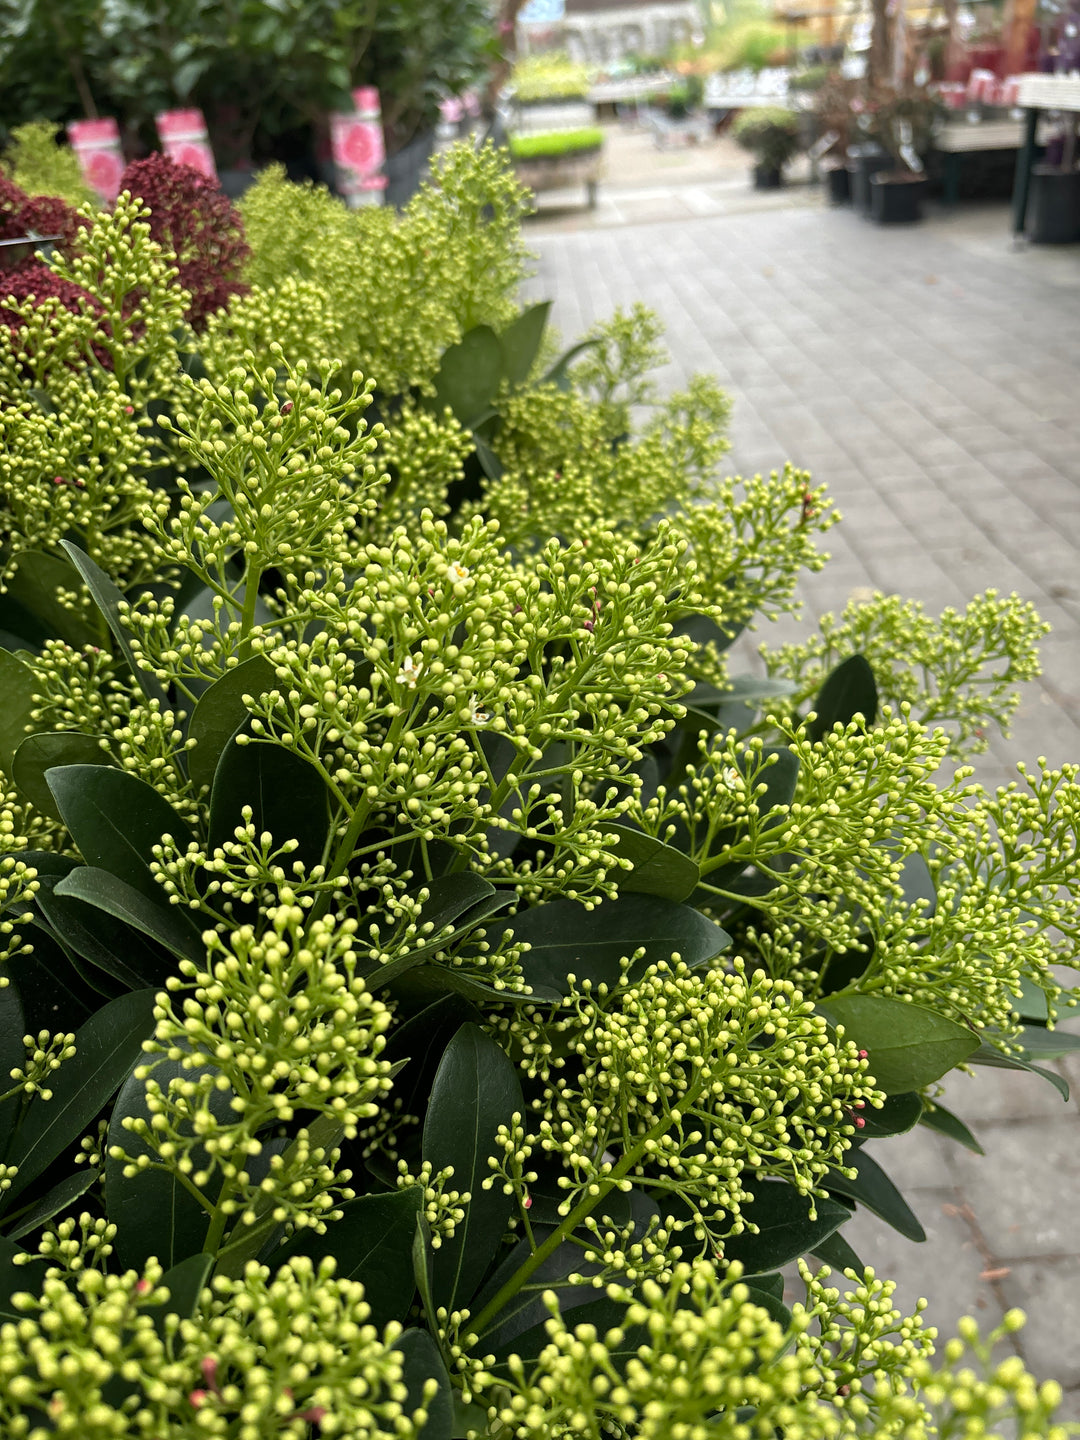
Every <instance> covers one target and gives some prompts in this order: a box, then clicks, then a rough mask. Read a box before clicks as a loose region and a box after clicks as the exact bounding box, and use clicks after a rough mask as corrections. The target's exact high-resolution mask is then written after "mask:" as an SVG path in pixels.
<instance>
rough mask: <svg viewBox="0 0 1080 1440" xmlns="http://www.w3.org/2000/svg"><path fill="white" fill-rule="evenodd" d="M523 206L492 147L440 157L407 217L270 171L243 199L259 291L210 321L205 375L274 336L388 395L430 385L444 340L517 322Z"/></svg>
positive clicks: (252, 275)
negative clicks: (347, 201) (366, 378)
mask: <svg viewBox="0 0 1080 1440" xmlns="http://www.w3.org/2000/svg"><path fill="white" fill-rule="evenodd" d="M526 209H527V199H526V192H525V191H524V190H523V189H522V187H521V186H520V185H518V183H517V181H516V180H515V179H514V178H513V175H512V174H511V172H510V171H509V169H508V167H507V166H506V165H505V163H504V160H503V158H502V156H501V155H500V153H499V152H498V151H497V150H495V148H494V147H493V146H491V145H486V146H484V147H483V148H481V149H480V150H479V151H476V150H474V149H473V147H471V146H468V145H460V146H454V147H452V148H451V149H450V150H449V151H447V152H446V153H445V154H444V155H441V156H439V157H438V158H437V159H436V160H435V161H434V163H433V165H432V175H431V179H430V181H429V183H427V184H425V185H424V186H423V187H422V188H421V190H420V192H419V193H418V194H417V195H416V196H414V198H413V199H412V200H411V201H410V202H409V204H408V205H407V206H406V207H405V210H404V211H403V212H402V214H401V216H400V218H399V217H398V216H397V215H396V214H395V212H394V211H393V210H391V209H386V208H376V207H371V208H368V209H364V210H359V211H350V210H348V209H346V207H345V206H344V205H343V204H342V203H341V202H340V201H337V200H334V199H331V197H330V196H329V195H328V194H327V193H326V192H325V191H324V190H321V189H317V188H315V187H314V186H299V185H291V184H289V183H288V182H287V181H286V180H285V178H284V175H283V173H282V171H281V170H280V168H274V167H271V168H270V169H269V170H267V171H264V172H263V174H262V175H261V176H260V177H259V179H258V181H257V182H256V184H255V185H254V186H253V187H252V189H251V190H249V191H248V193H247V195H246V196H245V197H244V199H243V201H242V202H241V205H240V210H241V213H242V215H243V219H244V225H245V229H246V232H247V238H248V242H249V244H250V245H251V248H252V252H253V253H252V258H251V260H250V262H249V265H248V270H247V278H248V280H249V281H250V282H251V283H252V286H253V291H252V294H251V295H250V296H248V297H247V298H246V299H244V300H242V301H240V302H239V303H238V304H237V305H234V306H233V307H232V309H231V310H230V312H229V313H228V314H227V315H222V316H216V317H214V319H213V320H212V321H211V323H210V325H209V327H208V329H207V332H206V335H205V336H204V343H203V345H202V347H201V350H202V354H203V357H204V360H205V362H206V366H207V371H208V373H209V374H210V375H211V376H212V377H213V378H220V377H222V376H224V375H225V374H226V373H227V372H228V370H229V369H230V368H231V367H232V366H233V365H235V364H236V363H237V361H238V360H239V358H240V356H241V355H242V353H243V349H248V348H250V349H251V350H252V351H254V353H255V355H256V356H258V357H259V359H260V361H263V357H264V356H266V355H267V353H268V350H269V345H270V342H271V341H278V342H280V343H281V344H282V345H283V346H284V348H285V350H286V352H287V353H289V354H291V355H301V354H313V353H314V354H321V355H340V356H341V357H342V363H343V365H344V366H345V367H346V368H348V369H359V370H362V371H363V372H364V373H365V374H370V375H375V376H377V377H378V380H379V384H380V387H381V388H382V390H383V391H384V392H385V393H387V394H405V393H407V392H408V391H410V390H412V389H413V388H414V387H417V388H419V389H420V390H421V391H422V392H424V393H428V394H430V393H433V390H434V386H433V383H432V382H433V377H434V375H435V373H436V371H437V370H438V368H439V361H440V359H441V358H442V353H443V351H444V350H445V349H446V347H447V346H448V345H452V344H453V343H454V342H455V341H457V340H459V339H460V338H461V336H462V335H463V334H464V333H465V331H466V330H469V329H472V328H473V327H474V326H476V325H480V324H486V325H491V326H493V327H494V328H495V329H496V330H500V329H501V328H503V326H504V325H506V324H507V323H508V322H509V321H510V320H512V319H513V318H514V315H515V313H516V307H515V304H514V298H513V297H514V295H515V293H516V291H517V287H518V285H519V283H520V281H521V279H522V278H523V276H524V274H525V269H526V260H527V255H526V251H525V248H524V245H523V243H522V239H521V231H520V224H519V222H520V220H521V217H522V215H523V214H525V213H526ZM309 297H311V298H312V299H314V303H313V304H308V303H307V300H308V298H309ZM233 315H235V316H236V329H235V333H234V331H233V321H232V316H233ZM263 363H267V362H265V361H263ZM270 363H272V362H270Z"/></svg>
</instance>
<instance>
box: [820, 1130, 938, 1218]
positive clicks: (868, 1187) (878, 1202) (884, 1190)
mask: <svg viewBox="0 0 1080 1440" xmlns="http://www.w3.org/2000/svg"><path fill="white" fill-rule="evenodd" d="M849 1158H850V1160H851V1163H852V1165H854V1166H855V1167H856V1168H857V1169H858V1172H859V1173H858V1175H857V1177H856V1178H855V1179H854V1180H849V1179H848V1178H847V1176H846V1175H840V1174H839V1173H837V1172H836V1171H834V1170H830V1172H829V1174H828V1175H827V1176H826V1177H825V1180H824V1182H823V1183H824V1185H825V1187H826V1189H828V1190H831V1191H832V1192H833V1193H834V1194H837V1195H846V1196H847V1197H848V1199H849V1200H854V1201H856V1203H857V1204H859V1205H865V1206H866V1208H867V1210H872V1211H873V1212H874V1214H875V1215H879V1216H880V1217H881V1219H882V1220H884V1221H886V1222H887V1223H888V1224H889V1225H891V1226H892V1227H893V1229H894V1230H898V1231H899V1232H900V1234H901V1235H904V1236H906V1238H907V1239H908V1240H925V1239H926V1231H925V1230H924V1229H923V1227H922V1226H921V1225H920V1224H919V1221H918V1218H917V1217H916V1215H915V1213H914V1211H913V1210H912V1209H911V1207H910V1206H909V1205H908V1203H907V1201H906V1200H905V1199H904V1197H903V1196H902V1195H901V1194H900V1191H899V1190H897V1188H896V1186H895V1185H894V1184H893V1182H892V1181H891V1180H890V1179H889V1177H888V1176H887V1175H886V1174H885V1171H884V1170H882V1168H881V1166H880V1165H879V1164H878V1163H877V1161H876V1160H871V1158H870V1156H869V1155H867V1154H866V1152H865V1151H863V1150H859V1151H857V1152H856V1153H855V1154H853V1155H851V1156H850V1157H849Z"/></svg>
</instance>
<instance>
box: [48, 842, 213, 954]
mask: <svg viewBox="0 0 1080 1440" xmlns="http://www.w3.org/2000/svg"><path fill="white" fill-rule="evenodd" d="M54 893H55V894H57V895H61V896H71V897H72V898H73V899H75V900H82V901H84V902H85V904H87V905H92V906H93V907H94V908H95V909H96V910H100V911H103V912H104V913H105V914H106V915H112V916H113V917H114V918H115V919H117V920H122V921H124V922H125V924H127V925H130V926H131V927H132V928H133V929H135V930H138V931H140V932H141V933H142V934H143V935H148V936H149V937H150V939H151V940H156V941H157V942H158V943H159V944H160V945H164V947H165V948H166V950H169V951H171V952H172V954H174V955H176V956H179V957H180V958H181V959H186V960H196V961H199V960H203V959H204V958H205V956H206V947H205V945H203V943H202V940H201V939H200V931H199V928H198V926H197V925H196V924H195V923H194V921H193V920H192V919H191V918H190V916H189V914H188V912H186V911H185V910H182V909H181V908H180V907H179V906H177V905H170V906H167V907H166V906H165V905H156V904H154V902H153V901H151V900H147V898H146V896H145V895H143V894H141V893H140V892H139V891H138V890H136V889H134V887H133V886H131V885H128V884H126V882H125V881H123V880H118V879H117V878H116V876H115V875H110V874H109V872H108V871H107V870H98V869H95V868H94V866H92V865H81V866H80V867H79V868H78V869H77V870H73V871H72V872H71V874H70V875H69V876H68V877H67V878H66V879H65V880H61V881H60V882H59V883H58V884H57V886H56V888H55V891H54Z"/></svg>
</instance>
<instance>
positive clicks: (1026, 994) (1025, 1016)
mask: <svg viewBox="0 0 1080 1440" xmlns="http://www.w3.org/2000/svg"><path fill="white" fill-rule="evenodd" d="M1020 989H1021V991H1022V992H1023V993H1022V994H1020V995H1018V996H1016V997H1015V999H1014V1000H1013V1009H1014V1011H1015V1012H1016V1014H1017V1015H1019V1017H1020V1019H1021V1020H1028V1021H1031V1022H1033V1023H1034V1024H1036V1025H1045V1024H1046V1022H1047V1020H1048V1019H1049V1018H1050V1004H1049V1001H1048V1000H1047V998H1046V991H1045V990H1044V989H1043V988H1042V986H1041V985H1036V984H1035V981H1034V980H1029V979H1028V978H1027V976H1026V975H1021V977H1020Z"/></svg>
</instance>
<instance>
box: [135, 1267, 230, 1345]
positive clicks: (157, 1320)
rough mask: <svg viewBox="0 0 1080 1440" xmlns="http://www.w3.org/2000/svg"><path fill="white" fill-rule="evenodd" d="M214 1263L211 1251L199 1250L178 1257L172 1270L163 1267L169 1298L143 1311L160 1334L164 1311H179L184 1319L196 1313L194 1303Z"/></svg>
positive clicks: (162, 1327)
mask: <svg viewBox="0 0 1080 1440" xmlns="http://www.w3.org/2000/svg"><path fill="white" fill-rule="evenodd" d="M213 1264H214V1257H213V1256H212V1255H207V1254H205V1253H203V1252H200V1253H199V1254H198V1255H189V1256H188V1257H187V1259H186V1260H181V1261H180V1263H179V1264H178V1265H174V1266H173V1267H172V1269H171V1270H166V1271H165V1274H164V1275H163V1276H162V1277H161V1284H162V1285H164V1286H166V1287H167V1288H168V1291H169V1298H168V1300H166V1301H164V1302H163V1303H162V1304H161V1305H152V1306H149V1307H147V1309H145V1310H144V1311H143V1314H144V1315H149V1316H151V1318H152V1319H153V1321H154V1327H155V1329H156V1330H157V1332H158V1334H159V1335H164V1334H165V1317H166V1316H167V1315H179V1316H180V1317H181V1318H182V1319H184V1320H190V1319H191V1317H192V1316H193V1315H194V1314H195V1307H196V1306H197V1305H198V1303H199V1297H200V1295H201V1294H202V1292H203V1287H204V1286H205V1284H206V1282H207V1280H208V1279H209V1278H210V1270H211V1268H212V1266H213Z"/></svg>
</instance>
